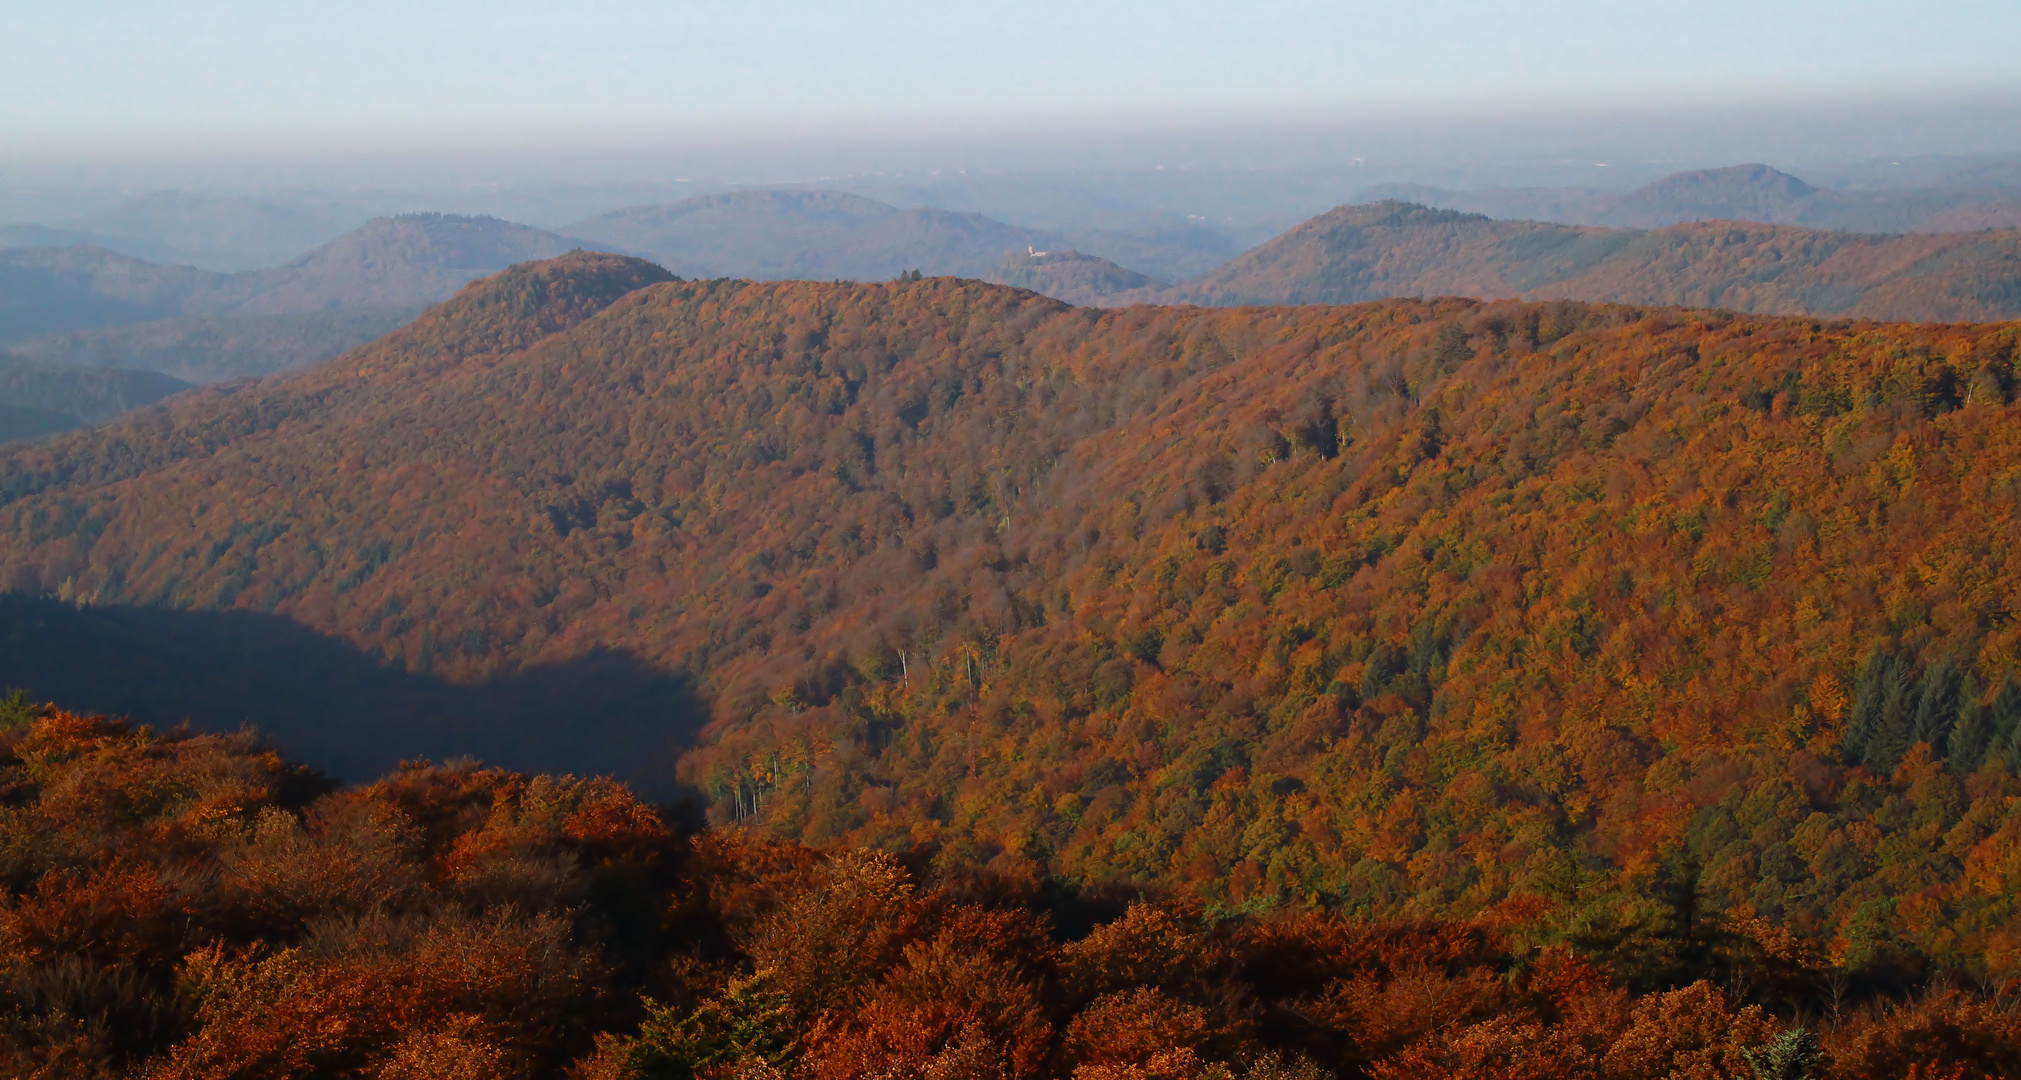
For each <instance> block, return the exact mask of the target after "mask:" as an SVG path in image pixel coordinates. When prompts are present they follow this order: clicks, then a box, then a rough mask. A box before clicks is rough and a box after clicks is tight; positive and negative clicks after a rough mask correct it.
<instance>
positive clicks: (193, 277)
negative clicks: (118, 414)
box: [0, 214, 583, 381]
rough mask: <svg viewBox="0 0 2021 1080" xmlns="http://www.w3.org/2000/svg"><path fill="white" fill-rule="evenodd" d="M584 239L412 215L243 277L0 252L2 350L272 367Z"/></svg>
mask: <svg viewBox="0 0 2021 1080" xmlns="http://www.w3.org/2000/svg"><path fill="white" fill-rule="evenodd" d="M581 246H583V241H579V240H574V239H571V238H568V237H563V236H558V235H556V234H554V233H550V232H546V231H543V230H540V229H534V228H531V227H529V226H525V225H517V224H513V223H511V222H505V221H499V220H498V219H496V218H466V217H457V216H453V215H445V214H409V215H403V216H400V217H392V218H375V219H373V220H372V221H369V222H367V223H366V224H365V225H364V226H363V227H361V228H359V229H357V230H355V231H353V232H351V233H348V234H346V235H344V236H342V237H339V238H338V239H336V240H334V241H332V242H330V243H328V244H325V245H323V246H322V247H319V248H317V249H315V250H314V251H311V252H309V253H307V254H306V255H302V256H301V257H299V258H296V259H294V260H293V261H291V262H288V263H286V264H284V265H281V266H277V267H271V268H268V269H265V270H256V271H250V272H247V273H239V274H220V273H214V272H211V271H205V270H199V269H196V268H193V267H187V266H159V265H155V264H152V263H148V262H144V261H142V260H139V259H134V258H131V257H129V256H125V255H120V254H118V253H116V252H113V251H109V250H106V249H103V248H96V247H65V248H32V249H22V250H13V251H0V347H5V346H14V347H15V349H14V351H15V354H16V355H17V356H20V357H23V358H28V359H32V360H34V361H36V362H38V363H44V364H52V363H65V362H74V363H92V364H107V365H112V366H119V367H134V368H149V369H153V370H160V371H164V372H168V373H172V374H175V375H177V376H178V377H183V378H188V379H192V380H196V381H212V380H216V379H223V378H232V377H236V376H240V375H260V374H267V373H270V372H273V371H278V370H282V369H284V368H288V367H293V366H298V365H300V364H304V363H312V362H315V361H319V360H323V359H327V358H329V357H331V356H335V355H336V354H338V353H340V352H343V351H344V350H346V349H349V348H351V347H353V346H356V345H359V344H362V343H364V342H366V341H369V340H372V339H373V338H375V337H378V336H379V335H381V334H384V333H385V332H386V331H388V330H390V329H392V328H393V327H394V326H397V325H399V324H400V323H403V322H405V321H406V320H408V319H410V318H412V317H413V315H414V314H415V313H416V312H418V311H419V310H420V309H421V308H422V307H423V306H424V305H426V304H429V303H433V302H435V301H437V300H441V299H443V298H445V297H447V296H449V295H451V294H453V293H454V292H455V291H456V290H458V289H460V288H462V287H463V285H464V284H466V283H467V282H469V281H470V280H472V279H473V278H478V277H483V276H485V275H486V274H492V273H496V272H498V271H499V270H501V269H503V268H505V267H507V266H510V265H512V264H514V263H517V262H524V261H526V260H528V259H541V258H549V257H552V256H555V255H559V254H561V253H563V252H566V251H569V250H571V249H573V248H577V247H581Z"/></svg>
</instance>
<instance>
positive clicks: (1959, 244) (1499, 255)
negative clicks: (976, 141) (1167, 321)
mask: <svg viewBox="0 0 2021 1080" xmlns="http://www.w3.org/2000/svg"><path fill="white" fill-rule="evenodd" d="M1438 295H1455V296H1476V297H1525V298H1531V299H1577V300H1585V301H1599V302H1618V303H1634V304H1676V305H1689V306H1694V307H1723V308H1730V309H1734V310H1740V311H1752V312H1762V313H1773V314H1808V315H1819V316H1835V317H1848V316H1849V317H1857V318H1870V319H1900V320H1917V321H1965V320H1995V319H2012V318H2017V317H2021V230H2007V231H1998V232H1983V233H1945V234H1912V235H1904V236H1881V235H1863V234H1858V233H1842V232H1829V231H1823V230H1816V229H1800V228H1795V227H1791V226H1777V225H1760V224H1754V223H1749V222H1736V221H1715V222H1700V223H1695V224H1689V225H1673V226H1670V227H1668V228H1663V229H1653V230H1640V229H1602V228H1597V227H1579V226H1571V225H1554V224H1548V223H1545V222H1536V221H1496V220H1491V219H1489V218H1487V217H1484V216H1482V215H1478V214H1467V213H1461V212H1459V211H1454V210H1436V209H1431V208H1428V207H1424V206H1417V205H1413V204H1409V203H1399V202H1386V203H1374V204H1369V205H1357V206H1344V207H1340V208H1338V209H1336V210H1333V211H1330V212H1328V213H1326V214H1323V215H1321V216H1319V217H1317V218H1314V219H1312V220H1311V221H1308V222H1306V223H1305V224H1303V225H1301V226H1299V227H1298V228H1296V229H1293V230H1291V231H1290V232H1288V233H1285V234H1284V235H1282V236H1280V237H1278V238H1276V239H1274V240H1272V241H1270V242H1268V243H1266V244H1264V245H1262V246H1260V247H1258V248H1255V249H1254V250H1251V251H1249V252H1247V253H1245V254H1244V255H1242V256H1241V257H1239V258H1237V259H1235V260H1234V261H1232V262H1230V263H1228V264H1227V265H1225V266H1223V267H1221V268H1220V269H1217V270H1215V271H1213V272H1211V273H1208V274H1205V275H1202V276H1200V277H1198V278H1194V279H1192V280H1190V281H1186V282H1182V283H1181V284H1179V285H1178V286H1175V287H1174V288H1173V289H1171V290H1167V291H1163V292H1158V291H1148V292H1144V293H1126V294H1122V295H1120V296H1116V297H1110V298H1108V299H1106V300H1105V301H1104V302H1105V303H1120V302H1130V301H1138V302H1141V301H1144V300H1152V301H1157V302H1185V303H1201V304H1313V303H1330V304H1341V303H1357V302H1362V301H1367V300H1375V299H1380V298H1383V297H1389V296H1438Z"/></svg>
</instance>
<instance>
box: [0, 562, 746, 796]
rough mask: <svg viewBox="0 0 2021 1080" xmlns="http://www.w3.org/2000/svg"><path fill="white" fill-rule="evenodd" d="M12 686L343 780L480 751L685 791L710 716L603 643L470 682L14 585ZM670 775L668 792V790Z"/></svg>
mask: <svg viewBox="0 0 2021 1080" xmlns="http://www.w3.org/2000/svg"><path fill="white" fill-rule="evenodd" d="M0 687H6V688H19V689H22V690H25V691H27V692H28V693H29V695H30V696H31V697H33V698H34V699H36V700H38V701H42V700H56V701H62V702H65V703H66V704H68V705H70V706H71V707H74V708H76V709H78V710H81V711H88V712H101V713H107V714H110V715H117V716H130V717H132V718H133V719H134V720H135V721H138V722H141V723H147V724H153V725H155V726H157V727H172V726H174V725H177V724H181V723H184V722H188V723H190V724H191V725H192V726H195V727H198V728H203V729H208V730H220V729H226V730H228V729H232V728H236V727H238V726H240V725H243V724H250V725H252V726H254V727H256V728H258V729H259V730H260V731H261V732H263V733H265V734H266V735H268V736H269V737H271V738H272V739H273V740H274V741H275V742H276V743H277V744H278V745H279V747H280V749H281V750H282V751H283V752H284V753H286V754H287V755H288V756H289V757H291V758H294V759H296V760H300V761H303V762H305V763H307V764H309V765H312V766H314V767H315V768H318V769H321V770H323V771H325V772H327V773H330V774H332V775H333V776H335V777H338V778H340V779H343V780H351V781H362V780H369V779H372V778H374V777H377V776H379V775H381V774H383V773H385V772H387V771H389V770H391V769H393V768H395V767H397V766H398V765H399V763H400V762H401V761H403V760H408V759H413V758H422V757H426V758H432V759H435V760H438V761H439V760H444V759H447V758H451V757H456V756H459V755H470V756H473V757H476V758H479V759H481V760H483V761H485V762H486V763H489V764H495V765H500V766H504V767H506V768H511V769H521V770H538V771H548V772H572V773H577V774H582V775H609V776H615V777H618V778H619V779H622V780H625V781H627V782H629V783H632V784H633V785H634V786H639V787H642V788H645V789H648V790H651V792H652V794H654V795H657V796H662V797H665V796H671V795H674V794H675V791H674V790H673V789H672V788H671V787H670V786H669V779H668V778H669V777H671V776H672V775H673V767H672V765H673V760H674V757H675V756H676V755H677V754H678V753H679V752H680V751H681V750H682V749H685V748H686V747H687V746H689V745H691V744H692V743H693V741H694V737H695V734H696V733H697V732H698V731H699V730H700V729H701V726H702V724H703V723H704V722H705V721H706V718H707V717H706V711H705V709H704V708H703V706H702V704H701V702H700V701H699V700H698V699H697V698H696V697H695V696H694V695H693V693H692V692H691V691H690V688H689V686H688V684H687V682H686V681H685V680H684V679H682V678H680V677H678V676H676V675H673V674H669V673H666V672H663V671H659V670H657V669H655V668H653V667H651V666H650V665H648V664H646V663H644V662H642V661H641V660H639V659H638V658H637V657H636V656H634V655H633V654H631V653H629V652H626V651H623V650H613V649H603V650H596V651H592V652H590V653H587V654H585V655H583V656H580V657H577V658H575V659H571V660H565V661H560V662H555V663H547V664H540V665H536V666H534V667H530V668H527V669H525V670H523V671H520V672H518V673H516V674H514V675H511V676H509V677H506V678H502V679H498V680H495V681H492V682H487V683H482V684H478V685H470V686H463V685H457V684H453V683H449V682H445V681H443V680H441V679H438V678H433V677H429V676H425V675H416V674H413V673H410V672H408V671H405V670H403V669H400V668H396V667H392V666H389V665H387V664H385V663H383V662H381V661H379V660H378V659H376V658H375V657H372V656H370V655H368V654H366V653H364V652H361V651H359V650H358V649H356V648H354V647H352V646H351V645H350V644H348V643H346V642H344V641H341V640H339V639H336V638H332V637H326V636H324V635H321V634H317V633H315V632H314V631H311V630H308V629H305V628H304V627H302V626H300V625H298V624H296V623H294V622H291V621H289V620H287V619H284V618H280V617H278V616H272V615H263V614H259V613H257V612H248V611H224V612H201V611H170V610H166V609H161V608H149V607H121V606H104V607H83V608H80V607H74V606H72V605H70V604H66V603H63V602H61V601H57V600H50V599H41V598H36V597H29V596H25V595H22V594H19V593H7V594H0ZM655 785H657V787H655Z"/></svg>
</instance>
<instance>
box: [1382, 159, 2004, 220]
mask: <svg viewBox="0 0 2021 1080" xmlns="http://www.w3.org/2000/svg"><path fill="white" fill-rule="evenodd" d="M1390 199H1394V200H1399V201H1403V202H1415V203H1422V204H1424V205H1427V206H1434V207H1438V208H1441V209H1451V210H1464V211H1468V212H1472V213H1479V214H1485V215H1487V216H1489V217H1493V218H1501V219H1507V220H1528V221H1552V222H1559V223H1562V224H1567V225H1601V226H1608V227H1612V228H1643V229H1653V228H1663V227H1665V226H1669V225H1677V224H1681V223H1685V222H1693V221H1722V220H1734V221H1758V222H1762V223H1764V224H1769V225H1802V226H1806V227H1809V228H1817V229H1843V230H1847V231H1852V232H1867V233H1892V232H1957V231H1969V230H1974V229H1985V228H2015V227H2021V187H2013V186H2007V185H2004V184H1998V183H1988V184H1984V185H1983V186H1973V185H1952V186H1945V187H1930V188H1883V189H1876V190H1863V191H1834V190H1829V189H1825V188H1819V187H1814V186H1812V185H1811V184H1809V183H1806V182H1804V181H1803V180H1801V179H1798V178H1797V177H1795V176H1792V175H1790V174H1789V173H1786V172H1782V171H1780V170H1778V169H1774V168H1771V167H1769V166H1767V165H1761V164H1747V165H1734V166H1729V167H1726V168H1720V169H1699V170H1692V171H1689V172H1681V173H1675V174H1672V175H1670V176H1666V177H1664V178H1662V179H1660V180H1657V181H1655V182H1653V183H1649V184H1645V185H1643V186H1641V187H1639V188H1636V189H1634V190H1633V191H1628V192H1621V193H1616V192H1603V191H1592V190H1582V189H1578V188H1501V189H1490V190H1485V191H1448V190H1443V189H1440V188H1435V187H1427V186H1424V185H1421V184H1387V185H1382V186H1379V187H1374V188H1370V189H1368V190H1366V191H1363V192H1362V193H1361V194H1360V195H1359V196H1358V197H1357V201H1358V202H1378V201H1383V200H1390Z"/></svg>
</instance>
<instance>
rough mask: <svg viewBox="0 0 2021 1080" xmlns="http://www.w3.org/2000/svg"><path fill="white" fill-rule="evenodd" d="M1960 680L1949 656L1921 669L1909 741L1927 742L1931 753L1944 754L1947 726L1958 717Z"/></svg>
mask: <svg viewBox="0 0 2021 1080" xmlns="http://www.w3.org/2000/svg"><path fill="white" fill-rule="evenodd" d="M1962 682H1963V672H1961V671H1959V670H1958V664H1957V661H1955V660H1953V659H1951V657H1949V656H1946V657H1944V658H1943V659H1942V660H1939V661H1937V662H1936V663H1935V664H1932V665H1930V667H1929V669H1928V670H1926V671H1924V672H1923V678H1922V680H1921V681H1920V683H1919V684H1918V685H1917V687H1916V716H1915V720H1914V722H1913V723H1912V724H1911V725H1910V727H1909V743H1910V745H1914V744H1916V743H1928V744H1929V746H1930V752H1931V753H1932V754H1934V755H1936V756H1937V757H1939V758H1943V757H1946V756H1947V754H1946V751H1948V750H1949V749H1950V739H1951V729H1952V727H1953V726H1954V725H1955V724H1956V723H1957V721H1958V702H1959V690H1960V689H1961V688H1962V685H1961V684H1962ZM1904 749H1906V748H1904Z"/></svg>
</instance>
